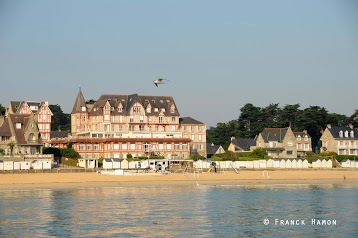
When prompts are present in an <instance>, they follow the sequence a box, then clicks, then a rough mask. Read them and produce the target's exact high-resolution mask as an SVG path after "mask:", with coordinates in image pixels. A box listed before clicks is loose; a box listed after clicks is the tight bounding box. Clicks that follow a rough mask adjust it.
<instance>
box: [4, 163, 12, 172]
mask: <svg viewBox="0 0 358 238" xmlns="http://www.w3.org/2000/svg"><path fill="white" fill-rule="evenodd" d="M4 170H14V162H13V161H4Z"/></svg>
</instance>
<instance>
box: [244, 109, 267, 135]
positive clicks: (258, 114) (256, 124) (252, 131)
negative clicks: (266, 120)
mask: <svg viewBox="0 0 358 238" xmlns="http://www.w3.org/2000/svg"><path fill="white" fill-rule="evenodd" d="M240 111H241V113H240V116H239V119H238V122H239V126H238V129H239V132H238V134H239V137H243V138H254V137H255V136H256V135H258V134H259V133H260V132H261V131H262V130H263V128H264V127H265V126H264V125H263V123H262V121H263V117H264V116H263V113H262V110H261V108H260V107H255V106H254V105H252V104H251V103H247V104H246V105H244V106H243V107H242V108H241V109H240Z"/></svg>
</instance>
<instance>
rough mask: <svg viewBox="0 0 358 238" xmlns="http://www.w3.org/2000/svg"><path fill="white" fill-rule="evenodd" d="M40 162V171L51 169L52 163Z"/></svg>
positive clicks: (47, 161) (48, 161)
mask: <svg viewBox="0 0 358 238" xmlns="http://www.w3.org/2000/svg"><path fill="white" fill-rule="evenodd" d="M41 162H42V169H51V166H52V163H51V161H50V160H43V161H41Z"/></svg>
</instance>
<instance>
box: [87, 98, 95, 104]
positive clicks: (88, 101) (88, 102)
mask: <svg viewBox="0 0 358 238" xmlns="http://www.w3.org/2000/svg"><path fill="white" fill-rule="evenodd" d="M95 103H96V100H94V99H90V100H87V101H86V104H95Z"/></svg>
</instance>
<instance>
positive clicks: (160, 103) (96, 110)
mask: <svg viewBox="0 0 358 238" xmlns="http://www.w3.org/2000/svg"><path fill="white" fill-rule="evenodd" d="M107 102H108V103H109V104H110V106H111V114H112V115H128V114H129V113H130V109H131V108H132V106H133V105H134V104H135V103H140V104H141V105H142V106H143V108H144V113H145V115H147V116H150V115H159V114H160V113H161V112H162V109H165V111H164V112H163V114H164V115H166V116H179V115H180V114H179V111H178V109H177V107H176V105H175V102H174V100H173V97H171V96H142V95H138V94H130V95H119V94H102V95H101V96H100V98H99V99H98V100H97V101H96V103H95V104H94V105H93V108H92V110H91V111H90V114H91V115H93V116H95V115H102V114H103V108H104V106H105V105H106V103H107ZM148 105H150V107H151V108H152V110H151V112H147V110H146V108H147V107H148ZM172 106H173V107H174V112H171V110H170V109H171V107H172ZM120 108H122V110H120ZM154 108H158V111H157V112H156V111H154Z"/></svg>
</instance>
